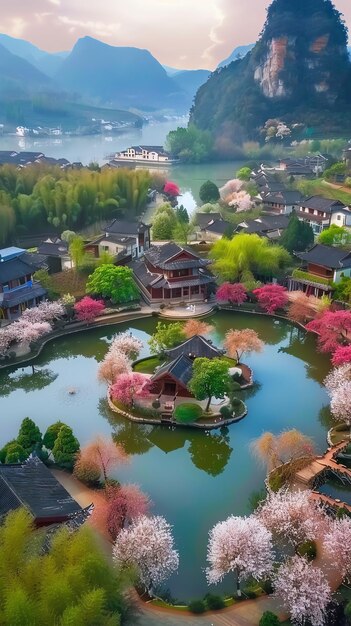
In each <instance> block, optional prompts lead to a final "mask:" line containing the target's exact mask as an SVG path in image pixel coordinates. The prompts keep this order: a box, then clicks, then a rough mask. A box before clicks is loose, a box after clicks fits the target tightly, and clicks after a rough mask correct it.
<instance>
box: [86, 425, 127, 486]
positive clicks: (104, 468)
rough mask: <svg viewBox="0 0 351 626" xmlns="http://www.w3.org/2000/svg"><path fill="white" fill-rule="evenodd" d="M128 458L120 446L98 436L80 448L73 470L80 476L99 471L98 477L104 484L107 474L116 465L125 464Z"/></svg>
mask: <svg viewBox="0 0 351 626" xmlns="http://www.w3.org/2000/svg"><path fill="white" fill-rule="evenodd" d="M128 461H129V456H128V454H126V452H125V451H124V449H123V448H122V446H121V445H119V444H117V443H115V442H114V441H113V440H112V439H110V438H107V437H102V436H101V435H99V436H98V437H96V438H95V439H94V440H93V441H91V442H90V443H88V444H87V445H86V446H84V447H83V448H81V450H80V452H79V454H78V456H77V460H76V463H75V470H76V471H77V472H78V473H80V474H82V473H84V470H88V469H89V468H92V469H93V470H94V471H95V470H96V469H99V471H100V476H101V475H102V476H103V477H104V481H105V482H106V481H107V480H108V477H109V473H110V472H111V470H113V469H114V468H115V467H117V466H118V465H121V464H123V463H127V462H128Z"/></svg>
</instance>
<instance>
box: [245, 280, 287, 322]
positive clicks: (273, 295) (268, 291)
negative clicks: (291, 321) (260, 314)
mask: <svg viewBox="0 0 351 626" xmlns="http://www.w3.org/2000/svg"><path fill="white" fill-rule="evenodd" d="M253 293H254V294H255V296H256V297H257V300H258V303H259V305H260V306H261V307H262V308H263V309H264V310H265V311H267V313H269V314H270V315H272V314H273V313H275V311H276V310H277V309H283V308H284V307H285V306H286V304H287V303H288V292H287V290H286V288H285V287H282V286H281V285H273V284H272V285H263V287H259V289H255V290H254V291H253Z"/></svg>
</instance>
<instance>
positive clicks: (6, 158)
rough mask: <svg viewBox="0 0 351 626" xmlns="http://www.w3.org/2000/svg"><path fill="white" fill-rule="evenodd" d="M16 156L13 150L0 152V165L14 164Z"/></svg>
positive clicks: (16, 153)
mask: <svg viewBox="0 0 351 626" xmlns="http://www.w3.org/2000/svg"><path fill="white" fill-rule="evenodd" d="M17 155H18V152H16V151H15V150H0V165H5V164H8V163H14V158H15V157H16V156H17Z"/></svg>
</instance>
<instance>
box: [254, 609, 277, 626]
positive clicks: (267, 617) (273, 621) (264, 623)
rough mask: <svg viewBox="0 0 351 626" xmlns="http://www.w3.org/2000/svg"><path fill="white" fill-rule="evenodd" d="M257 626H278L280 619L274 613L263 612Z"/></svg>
mask: <svg viewBox="0 0 351 626" xmlns="http://www.w3.org/2000/svg"><path fill="white" fill-rule="evenodd" d="M259 626H280V619H279V618H278V616H277V615H276V614H275V613H272V612H271V611H265V612H264V613H263V615H262V617H261V619H260V621H259Z"/></svg>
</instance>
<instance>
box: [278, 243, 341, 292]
mask: <svg viewBox="0 0 351 626" xmlns="http://www.w3.org/2000/svg"><path fill="white" fill-rule="evenodd" d="M295 256H297V258H299V259H300V260H301V261H302V262H303V265H302V268H301V270H295V271H294V272H293V274H292V276H291V277H290V278H289V281H288V288H289V291H303V292H304V293H306V294H307V295H308V296H310V295H313V296H316V297H317V298H320V297H322V296H323V295H328V294H330V292H331V290H332V283H338V282H340V280H341V278H342V277H343V276H345V277H348V278H350V277H351V251H345V250H342V249H341V248H336V247H333V246H323V245H321V244H316V245H314V246H313V247H312V248H311V249H310V250H308V251H307V252H300V253H296V254H295Z"/></svg>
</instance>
